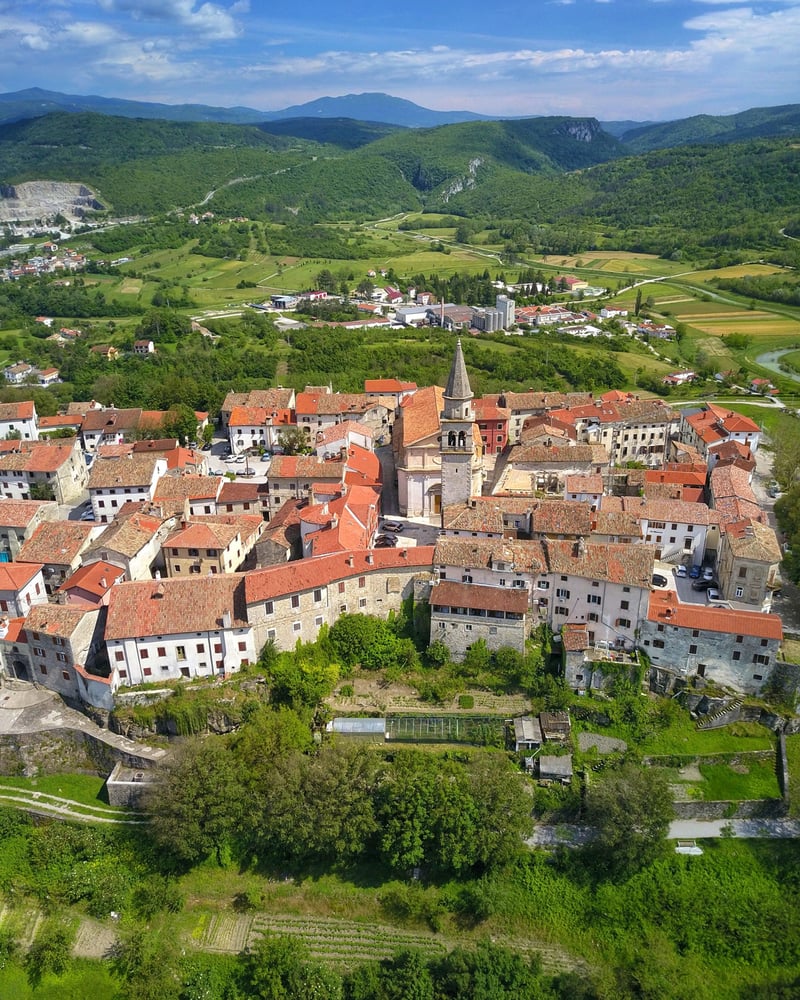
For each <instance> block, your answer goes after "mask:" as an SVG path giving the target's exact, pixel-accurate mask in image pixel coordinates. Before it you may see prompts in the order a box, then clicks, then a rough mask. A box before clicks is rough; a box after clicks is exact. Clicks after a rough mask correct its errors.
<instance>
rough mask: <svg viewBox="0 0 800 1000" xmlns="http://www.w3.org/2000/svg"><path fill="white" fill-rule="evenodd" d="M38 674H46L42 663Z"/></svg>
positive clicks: (45, 668)
mask: <svg viewBox="0 0 800 1000" xmlns="http://www.w3.org/2000/svg"><path fill="white" fill-rule="evenodd" d="M39 673H40V674H46V673H47V667H46V666H45V665H44V664H43V663H40V664H39ZM120 676H122V675H121V674H120Z"/></svg>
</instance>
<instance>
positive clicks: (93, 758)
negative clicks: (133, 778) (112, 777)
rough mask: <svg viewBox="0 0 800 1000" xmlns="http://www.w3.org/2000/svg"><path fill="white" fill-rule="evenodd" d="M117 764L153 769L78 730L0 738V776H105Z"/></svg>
mask: <svg viewBox="0 0 800 1000" xmlns="http://www.w3.org/2000/svg"><path fill="white" fill-rule="evenodd" d="M119 762H122V763H123V764H125V765H126V766H127V767H135V768H151V767H153V761H152V760H151V759H149V758H147V757H140V756H139V755H138V754H135V753H131V752H128V751H125V750H122V749H120V748H118V747H115V746H112V745H110V744H108V743H105V742H103V741H102V740H99V739H97V737H95V736H93V735H92V734H91V733H84V732H81V731H80V730H77V729H64V730H48V731H46V732H41V733H16V734H15V733H7V734H2V735H0V774H5V775H30V776H33V775H36V774H61V773H63V772H65V771H90V772H92V773H93V774H98V775H101V776H104V775H106V774H108V773H109V772H110V771H111V770H112V769H113V767H114V765H115V764H117V763H119Z"/></svg>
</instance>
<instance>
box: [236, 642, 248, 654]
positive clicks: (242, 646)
mask: <svg viewBox="0 0 800 1000" xmlns="http://www.w3.org/2000/svg"><path fill="white" fill-rule="evenodd" d="M238 645H239V652H240V653H246V652H247V643H246V642H240V643H239V644H238Z"/></svg>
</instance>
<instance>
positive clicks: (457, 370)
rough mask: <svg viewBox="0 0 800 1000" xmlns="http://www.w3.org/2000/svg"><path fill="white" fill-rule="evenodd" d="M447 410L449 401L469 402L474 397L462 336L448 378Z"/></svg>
mask: <svg viewBox="0 0 800 1000" xmlns="http://www.w3.org/2000/svg"><path fill="white" fill-rule="evenodd" d="M444 399H445V412H446V411H447V401H448V400H452V401H453V402H468V401H469V400H471V399H472V389H471V388H470V384H469V375H467V366H466V364H465V363H464V352H463V351H462V349H461V338H459V339H458V340H457V341H456V353H455V355H454V356H453V364H452V365H451V367H450V375H449V376H448V379H447V388H446V389H445V390H444Z"/></svg>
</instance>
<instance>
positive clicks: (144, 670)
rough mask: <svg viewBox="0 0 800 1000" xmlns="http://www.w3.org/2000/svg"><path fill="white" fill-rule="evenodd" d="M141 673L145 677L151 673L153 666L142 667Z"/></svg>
mask: <svg viewBox="0 0 800 1000" xmlns="http://www.w3.org/2000/svg"><path fill="white" fill-rule="evenodd" d="M142 673H143V674H144V675H145V677H150V676H151V674H152V673H153V668H152V667H143V668H142Z"/></svg>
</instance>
